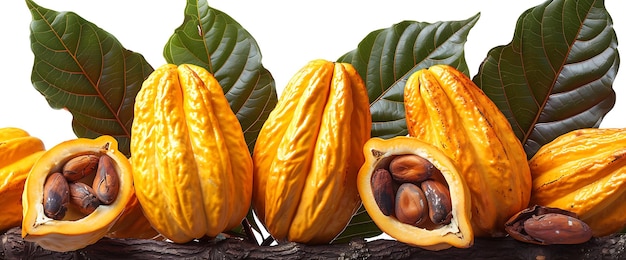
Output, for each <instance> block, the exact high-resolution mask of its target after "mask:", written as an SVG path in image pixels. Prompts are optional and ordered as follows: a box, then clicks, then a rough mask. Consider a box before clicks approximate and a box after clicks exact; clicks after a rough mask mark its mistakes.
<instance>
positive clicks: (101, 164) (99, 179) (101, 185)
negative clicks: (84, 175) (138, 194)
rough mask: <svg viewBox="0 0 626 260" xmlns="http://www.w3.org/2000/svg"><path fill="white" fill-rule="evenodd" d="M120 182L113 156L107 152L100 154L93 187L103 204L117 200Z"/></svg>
mask: <svg viewBox="0 0 626 260" xmlns="http://www.w3.org/2000/svg"><path fill="white" fill-rule="evenodd" d="M119 182H120V181H119V176H118V173H117V171H116V170H115V165H113V160H112V159H111V157H109V156H108V155H106V154H104V155H102V156H100V160H99V161H98V170H97V171H96V177H95V178H94V180H93V185H92V187H93V190H94V192H95V194H96V197H98V199H99V200H100V202H102V204H105V205H108V204H111V203H113V201H115V199H116V198H117V193H118V192H119V189H120V184H119Z"/></svg>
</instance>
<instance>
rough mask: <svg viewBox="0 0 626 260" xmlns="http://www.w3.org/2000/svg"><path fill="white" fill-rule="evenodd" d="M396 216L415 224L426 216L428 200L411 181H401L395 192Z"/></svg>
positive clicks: (402, 220)
mask: <svg viewBox="0 0 626 260" xmlns="http://www.w3.org/2000/svg"><path fill="white" fill-rule="evenodd" d="M395 203H396V210H395V213H396V218H397V219H398V220H399V221H400V222H402V223H405V224H409V225H414V226H417V225H419V224H420V223H422V221H424V220H425V219H426V218H428V202H427V201H426V195H424V192H423V191H422V189H420V188H419V187H418V186H417V185H415V184H413V183H403V184H402V185H400V187H398V191H397V192H396V202H395Z"/></svg>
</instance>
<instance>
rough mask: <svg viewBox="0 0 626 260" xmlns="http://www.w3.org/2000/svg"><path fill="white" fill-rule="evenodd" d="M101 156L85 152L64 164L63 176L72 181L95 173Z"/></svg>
mask: <svg viewBox="0 0 626 260" xmlns="http://www.w3.org/2000/svg"><path fill="white" fill-rule="evenodd" d="M99 159H100V158H99V156H97V155H94V154H84V155H79V156H76V157H74V158H72V159H70V160H69V161H67V162H66V163H65V165H63V176H65V178H66V179H67V180H68V181H70V182H72V181H77V180H80V179H82V178H83V177H85V176H87V175H90V174H93V173H94V172H96V169H98V161H99Z"/></svg>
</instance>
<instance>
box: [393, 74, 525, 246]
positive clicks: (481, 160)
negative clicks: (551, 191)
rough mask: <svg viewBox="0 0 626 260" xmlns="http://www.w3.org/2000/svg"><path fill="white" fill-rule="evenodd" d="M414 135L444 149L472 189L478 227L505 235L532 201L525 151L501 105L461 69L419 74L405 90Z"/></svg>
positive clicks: (480, 233) (491, 234)
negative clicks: (507, 225) (508, 225)
mask: <svg viewBox="0 0 626 260" xmlns="http://www.w3.org/2000/svg"><path fill="white" fill-rule="evenodd" d="M404 107H405V112H406V116H405V118H406V124H407V130H408V134H409V136H411V137H415V138H418V139H420V140H422V141H424V142H426V143H429V144H431V145H434V146H436V147H438V148H439V149H441V150H442V151H443V152H444V153H445V154H446V155H447V156H448V157H450V158H451V159H452V160H453V161H454V163H455V164H456V166H457V168H458V169H459V171H460V172H461V174H462V175H463V179H464V180H465V182H466V183H467V185H469V187H472V188H471V189H470V193H471V196H470V198H471V200H472V203H471V207H472V218H471V221H472V229H473V230H474V234H475V235H476V236H477V237H502V236H505V235H506V232H504V229H503V227H504V223H505V222H506V220H507V219H509V218H510V217H511V216H513V215H514V214H515V213H517V212H519V211H520V210H522V209H524V208H526V207H527V206H528V203H529V201H530V194H531V192H530V189H531V183H532V179H531V175H530V169H529V166H528V158H527V156H526V153H525V152H524V147H523V146H522V143H521V142H520V140H519V139H518V138H517V137H516V135H515V132H514V131H513V129H512V127H511V124H510V123H509V121H508V120H507V118H506V116H505V115H504V114H503V113H502V111H500V109H498V106H496V104H495V103H494V102H493V101H492V100H491V99H489V97H488V96H487V95H485V93H484V92H483V91H482V90H481V89H480V88H479V87H478V86H477V85H476V84H475V83H474V82H472V79H471V78H469V77H468V76H467V75H465V74H464V73H463V72H461V71H459V70H458V69H456V68H455V67H452V66H449V65H444V64H437V65H433V66H430V67H429V68H425V69H421V70H419V71H416V72H415V73H413V74H412V75H411V76H410V77H409V78H408V79H407V81H406V84H405V88H404Z"/></svg>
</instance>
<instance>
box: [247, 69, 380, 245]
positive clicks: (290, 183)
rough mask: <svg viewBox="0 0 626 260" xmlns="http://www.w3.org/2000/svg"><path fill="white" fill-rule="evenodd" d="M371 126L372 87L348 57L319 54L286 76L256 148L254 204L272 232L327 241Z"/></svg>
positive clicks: (353, 199) (350, 208)
mask: <svg viewBox="0 0 626 260" xmlns="http://www.w3.org/2000/svg"><path fill="white" fill-rule="evenodd" d="M370 129H371V115H370V110H369V98H368V96H367V90H366V89H365V85H364V83H363V80H362V79H361V77H360V76H359V74H358V73H357V72H356V70H355V69H354V68H353V67H352V66H351V65H350V64H347V63H334V62H330V61H325V60H314V61H311V62H309V63H308V64H307V65H306V66H304V68H302V69H301V70H300V71H299V72H298V73H297V74H296V75H295V76H294V77H293V78H292V79H291V80H290V81H289V83H288V84H287V86H286V87H285V89H284V90H283V93H282V95H281V97H280V99H279V100H278V103H277V104H276V107H275V108H274V110H273V111H272V112H271V113H270V115H269V117H268V119H267V120H266V121H265V123H264V125H263V127H262V128H261V131H260V132H259V136H258V139H257V141H256V145H255V147H254V152H253V159H254V178H255V179H254V196H253V198H254V199H253V207H254V211H255V213H256V214H257V216H258V217H259V219H260V221H261V222H262V223H263V224H264V225H265V227H266V228H267V229H268V231H269V233H270V234H271V235H272V236H273V237H274V238H276V239H278V240H282V241H284V240H288V241H293V242H300V243H307V244H323V243H328V242H330V241H332V240H333V239H334V238H335V237H336V236H337V235H338V234H339V233H340V232H341V231H342V230H343V229H344V228H345V227H346V225H347V224H348V223H349V221H350V219H351V217H352V215H353V213H355V212H356V210H357V209H358V207H359V205H360V198H359V195H358V192H357V189H356V183H355V180H356V175H357V173H358V170H359V167H360V166H361V165H362V164H363V161H364V159H363V154H362V153H361V148H362V146H363V144H364V143H365V141H366V140H367V139H368V138H369V136H370ZM322 227H323V228H322Z"/></svg>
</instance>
